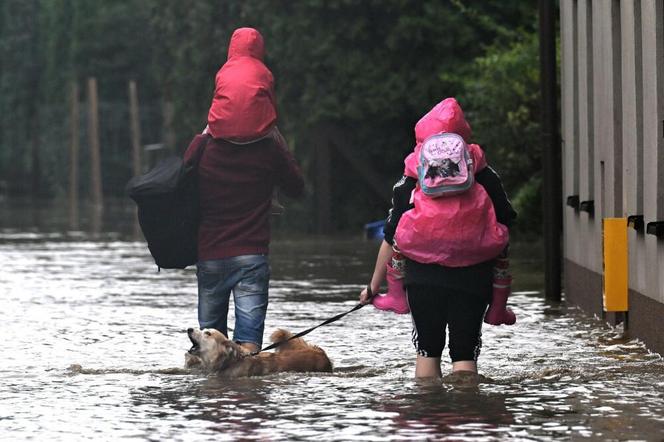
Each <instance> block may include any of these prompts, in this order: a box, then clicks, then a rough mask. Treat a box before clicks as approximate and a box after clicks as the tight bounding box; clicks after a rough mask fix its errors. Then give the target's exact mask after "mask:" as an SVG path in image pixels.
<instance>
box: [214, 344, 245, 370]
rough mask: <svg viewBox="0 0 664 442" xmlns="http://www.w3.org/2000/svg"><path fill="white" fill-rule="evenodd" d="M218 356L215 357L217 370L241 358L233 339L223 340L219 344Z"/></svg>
mask: <svg viewBox="0 0 664 442" xmlns="http://www.w3.org/2000/svg"><path fill="white" fill-rule="evenodd" d="M219 346H220V349H219V357H217V360H216V363H215V367H216V369H217V370H224V369H226V368H228V367H229V366H230V365H231V364H232V363H233V362H235V361H237V360H238V359H240V358H241V354H240V350H239V349H238V345H237V344H235V343H234V342H233V341H224V342H222V343H220V344H219Z"/></svg>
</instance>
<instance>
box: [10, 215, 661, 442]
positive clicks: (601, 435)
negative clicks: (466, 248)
mask: <svg viewBox="0 0 664 442" xmlns="http://www.w3.org/2000/svg"><path fill="white" fill-rule="evenodd" d="M60 212H61V210H60ZM60 212H58V208H57V206H55V205H51V206H43V207H41V208H39V209H35V208H32V207H29V206H20V205H19V206H16V205H8V204H7V203H2V204H0V213H1V214H2V219H1V220H0V305H1V307H0V324H1V326H0V330H1V332H2V334H1V335H0V340H1V341H2V348H3V352H2V353H3V357H2V363H1V364H0V439H2V440H12V441H15V440H50V441H59V440H66V441H70V440H90V439H95V440H119V439H134V440H153V441H162V440H184V441H198V440H237V439H242V440H245V439H260V440H313V439H319V440H355V439H359V440H425V439H426V440H440V439H449V440H482V441H489V440H503V439H507V438H510V439H513V440H570V439H572V440H577V439H586V438H587V439H589V440H664V362H663V361H662V359H661V357H660V356H659V355H656V354H652V353H649V352H648V351H647V349H646V348H644V346H643V345H642V344H641V343H639V342H638V341H630V340H628V339H626V338H624V337H623V336H622V335H623V334H622V332H621V330H620V329H611V328H607V327H604V326H602V325H601V323H600V322H599V321H598V320H596V319H594V318H591V317H588V316H585V315H584V314H583V313H581V312H580V311H578V310H576V309H573V308H569V307H567V306H566V305H565V304H564V303H563V304H560V305H558V304H550V303H546V302H545V301H544V300H543V299H542V297H541V296H540V294H539V290H540V288H541V285H542V283H541V281H542V276H541V273H539V271H538V269H539V263H538V262H537V260H533V259H532V256H533V255H534V254H533V253H532V250H531V247H530V245H525V246H524V247H522V248H519V247H516V248H515V252H514V255H515V256H514V258H513V263H514V264H515V268H516V281H515V287H514V290H515V292H516V293H515V294H514V295H513V297H512V298H511V303H512V305H513V308H514V310H515V312H516V313H517V317H518V320H517V324H516V325H514V326H511V327H507V326H501V327H491V326H485V328H484V336H483V338H484V346H483V348H482V354H481V357H480V372H481V374H482V375H483V376H484V377H483V381H482V383H480V385H479V386H478V387H477V388H468V387H464V386H460V385H456V384H454V383H450V382H440V381H438V382H417V381H415V380H414V379H413V366H414V364H413V361H414V351H413V348H412V344H411V343H410V340H409V339H410V320H409V318H408V317H407V316H398V315H394V314H390V313H384V312H379V311H376V310H374V309H373V308H372V307H371V306H367V307H365V308H363V309H361V310H359V311H357V312H354V313H352V314H350V315H348V316H346V317H345V318H343V319H342V320H340V321H337V322H334V323H332V324H330V325H327V326H324V327H321V328H319V329H317V330H315V331H314V332H312V333H311V334H309V335H308V336H307V339H308V340H309V341H311V342H314V343H316V344H317V345H319V346H321V347H322V348H324V349H325V350H326V351H327V353H328V355H329V356H330V358H331V359H332V360H333V363H334V365H335V370H334V372H333V373H331V374H277V375H271V376H266V377H260V378H250V379H237V380H222V379H219V378H217V377H215V376H213V375H212V376H205V375H202V374H200V373H189V372H187V371H185V370H183V369H182V366H183V362H184V353H185V351H186V350H187V349H188V348H189V347H190V342H189V340H188V338H187V336H186V332H185V330H186V328H187V327H190V326H194V327H195V326H197V324H196V285H195V273H194V271H193V270H192V269H188V270H185V271H162V272H161V273H157V272H156V267H155V266H154V265H153V263H152V261H151V258H150V256H149V254H148V252H147V249H146V247H145V245H144V243H143V242H142V241H140V240H136V239H132V238H135V237H134V236H133V234H132V228H131V220H132V219H133V214H132V212H131V210H129V209H122V210H119V211H117V210H116V211H115V212H114V222H111V221H109V220H108V219H101V220H99V219H97V220H94V219H93V218H94V217H89V216H87V215H86V213H85V211H81V214H80V215H81V216H82V220H81V221H80V224H79V226H78V229H79V230H68V229H67V224H68V223H67V222H66V213H65V214H64V215H61V216H58V215H57V213H60ZM107 215H108V211H107ZM63 220H64V221H63ZM118 220H120V221H118ZM376 248H377V244H376V243H373V242H369V241H364V240H362V239H361V237H360V236H359V235H358V236H357V237H354V238H335V239H315V238H313V239H312V238H308V239H307V238H305V239H297V240H287V239H278V240H276V241H275V242H274V244H273V248H272V254H271V266H272V282H271V289H270V290H271V291H270V307H269V312H268V319H267V324H266V335H269V333H270V332H271V330H273V329H274V328H276V327H285V328H288V329H290V330H293V331H300V330H303V329H306V328H309V327H311V326H313V325H315V324H317V323H319V322H322V321H323V320H324V319H326V318H328V317H331V316H334V315H336V314H338V313H340V312H343V311H346V310H348V309H350V308H351V307H353V306H354V305H355V303H356V300H357V296H358V293H359V291H360V289H361V288H362V285H363V283H364V282H365V281H367V279H368V276H369V273H370V271H371V269H372V267H373V262H372V260H373V259H374V256H375V251H376ZM520 250H522V251H520ZM520 257H521V258H520ZM525 257H529V258H528V259H526V258H525ZM232 322H233V318H232V314H231V319H230V323H231V324H232ZM445 357H447V355H445ZM78 366H80V367H78ZM443 372H444V374H447V373H448V372H449V364H447V363H446V365H445V366H444V369H443Z"/></svg>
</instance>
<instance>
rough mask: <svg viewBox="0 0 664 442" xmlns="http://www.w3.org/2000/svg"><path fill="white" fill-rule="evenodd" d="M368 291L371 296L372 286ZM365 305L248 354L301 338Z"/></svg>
mask: <svg viewBox="0 0 664 442" xmlns="http://www.w3.org/2000/svg"><path fill="white" fill-rule="evenodd" d="M367 292H368V293H369V295H370V296H371V288H367ZM365 305H366V304H362V303H360V304H357V305H356V306H355V307H353V308H352V309H350V310H348V311H347V312H344V313H340V314H338V315H336V316H332V317H331V318H328V319H326V320H325V321H323V322H321V323H320V324H318V325H316V326H314V327H311V328H308V329H306V330H304V331H301V332H300V333H298V334H296V335H293V336H291V337H290V338H288V339H286V340H284V341H279V342H275V343H274V344H270V345H268V346H267V347H265V348H262V349H260V350H257V351H254V352H252V353H248V354H247V356H256V355H257V354H258V353H262V352H264V351H267V350H272V349H274V348H277V347H279V346H280V345H282V344H285V343H286V342H288V341H290V340H292V339H295V338H301V337H302V336H304V335H307V334H309V333H311V332H312V331H314V330H316V329H317V328H318V327H322V326H324V325H327V324H330V323H332V322H334V321H338V320H339V319H341V318H343V317H344V316H346V315H347V314H349V313H353V312H354V311H355V310H359V309H361V308H362V307H364V306H365Z"/></svg>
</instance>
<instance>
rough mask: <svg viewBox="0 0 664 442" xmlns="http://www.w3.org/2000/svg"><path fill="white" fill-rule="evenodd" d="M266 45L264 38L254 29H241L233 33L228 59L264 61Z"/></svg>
mask: <svg viewBox="0 0 664 442" xmlns="http://www.w3.org/2000/svg"><path fill="white" fill-rule="evenodd" d="M264 56H265V44H264V43H263V36H262V35H261V33H260V32H258V31H257V30H255V29H254V28H239V29H236V30H235V32H233V35H232V36H231V42H230V43H229V44H228V59H229V60H230V59H231V58H233V57H253V58H257V59H258V60H261V61H263V57H264Z"/></svg>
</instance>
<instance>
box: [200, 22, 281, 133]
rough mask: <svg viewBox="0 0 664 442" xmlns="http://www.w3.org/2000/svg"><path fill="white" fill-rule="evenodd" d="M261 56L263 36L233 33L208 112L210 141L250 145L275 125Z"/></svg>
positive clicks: (246, 31) (245, 30)
mask: <svg viewBox="0 0 664 442" xmlns="http://www.w3.org/2000/svg"><path fill="white" fill-rule="evenodd" d="M264 54H265V46H264V44H263V36H261V34H260V33H259V32H258V31H257V30H256V29H253V28H239V29H236V30H235V32H233V35H232V37H231V41H230V44H229V45H228V60H227V61H226V63H224V65H223V66H222V67H221V69H219V72H217V75H216V77H215V90H214V98H213V99H212V105H211V106H210V111H209V113H208V127H209V129H208V131H209V133H210V134H211V135H212V136H213V137H214V138H223V139H225V140H228V141H231V142H238V143H246V142H251V141H254V140H257V139H260V138H262V137H264V136H266V135H267V134H268V133H269V132H270V130H272V128H273V127H274V126H275V125H276V121H277V111H276V105H275V98H274V77H273V76H272V73H271V72H270V70H269V69H268V68H267V67H266V66H265V65H264V64H263V56H264Z"/></svg>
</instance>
